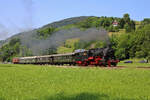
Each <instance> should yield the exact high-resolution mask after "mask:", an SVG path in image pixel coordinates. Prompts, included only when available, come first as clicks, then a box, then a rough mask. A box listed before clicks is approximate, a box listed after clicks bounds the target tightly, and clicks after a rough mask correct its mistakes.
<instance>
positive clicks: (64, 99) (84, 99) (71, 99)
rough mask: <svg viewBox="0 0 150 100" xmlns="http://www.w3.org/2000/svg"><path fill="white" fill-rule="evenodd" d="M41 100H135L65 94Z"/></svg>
mask: <svg viewBox="0 0 150 100" xmlns="http://www.w3.org/2000/svg"><path fill="white" fill-rule="evenodd" d="M32 100H33V99H32ZM40 100H134V99H127V98H114V97H110V96H108V95H106V94H92V93H81V94H77V95H72V96H65V95H64V93H59V94H56V95H54V96H50V97H46V98H44V99H40Z"/></svg>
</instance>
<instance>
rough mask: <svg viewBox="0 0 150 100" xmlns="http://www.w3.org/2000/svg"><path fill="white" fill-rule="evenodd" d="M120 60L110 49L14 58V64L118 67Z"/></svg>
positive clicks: (81, 50)
mask: <svg viewBox="0 0 150 100" xmlns="http://www.w3.org/2000/svg"><path fill="white" fill-rule="evenodd" d="M118 62H119V60H117V59H116V57H115V55H114V50H113V49H112V48H110V47H107V48H96V49H89V50H83V49H80V50H76V51H75V52H73V53H67V54H55V55H45V56H31V57H20V58H14V59H13V63H14V64H51V65H64V64H69V65H78V66H88V65H92V66H109V67H110V66H116V65H117V63H118Z"/></svg>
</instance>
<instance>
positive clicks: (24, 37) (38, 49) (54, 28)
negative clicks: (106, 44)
mask: <svg viewBox="0 0 150 100" xmlns="http://www.w3.org/2000/svg"><path fill="white" fill-rule="evenodd" d="M88 18H91V17H84V16H81V17H73V18H68V19H64V20H61V21H57V22H54V23H51V24H48V25H45V26H43V27H41V28H38V29H34V30H31V31H28V32H22V33H18V34H16V35H14V36H12V37H10V38H8V39H6V40H5V41H3V42H0V45H1V46H2V44H3V45H5V49H6V48H7V49H8V48H9V47H10V46H11V45H10V46H9V42H10V41H11V40H13V39H19V40H20V41H19V42H20V43H19V44H20V47H19V46H18V49H20V48H25V50H24V49H22V50H21V49H20V50H21V51H20V53H16V54H13V55H14V56H29V55H25V53H26V52H27V51H30V52H32V55H44V54H51V53H57V51H56V50H57V48H59V46H64V44H65V42H66V41H67V40H68V39H75V38H78V39H79V40H80V41H82V42H84V43H88V42H90V41H97V40H101V41H105V40H108V35H107V31H106V30H105V29H103V28H96V27H90V28H87V29H84V28H82V29H81V28H80V27H77V23H80V22H83V21H84V20H86V19H88ZM49 32H50V33H49ZM7 44H8V45H7ZM13 46H15V43H14V45H13ZM3 48H4V47H3ZM11 48H12V49H13V48H14V47H11ZM9 49H10V48H9ZM9 49H8V51H10V50H9ZM27 49H28V50H27ZM74 49H76V48H74ZM4 51H6V50H4ZM53 51H55V52H53ZM60 51H61V50H60ZM72 51H74V50H72ZM0 54H4V53H3V50H2V51H1V52H0ZM7 55H9V56H12V53H10V54H7Z"/></svg>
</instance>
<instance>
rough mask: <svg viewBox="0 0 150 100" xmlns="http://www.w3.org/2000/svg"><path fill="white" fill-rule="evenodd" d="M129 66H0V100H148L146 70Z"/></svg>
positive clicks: (149, 72)
mask: <svg viewBox="0 0 150 100" xmlns="http://www.w3.org/2000/svg"><path fill="white" fill-rule="evenodd" d="M121 64H122V63H120V64H119V65H121ZM130 66H131V65H130ZM130 66H129V67H127V68H79V67H73V68H64V67H63V68H60V67H55V66H36V65H13V64H5V65H4V64H0V100H149V99H150V69H140V68H135V66H134V67H131V68H130ZM144 66H145V65H144ZM147 66H148V65H147Z"/></svg>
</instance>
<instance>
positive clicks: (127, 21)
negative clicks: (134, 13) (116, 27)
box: [123, 13, 130, 23]
mask: <svg viewBox="0 0 150 100" xmlns="http://www.w3.org/2000/svg"><path fill="white" fill-rule="evenodd" d="M123 19H124V21H125V23H129V22H130V15H129V14H128V13H126V14H124V15H123Z"/></svg>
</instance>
